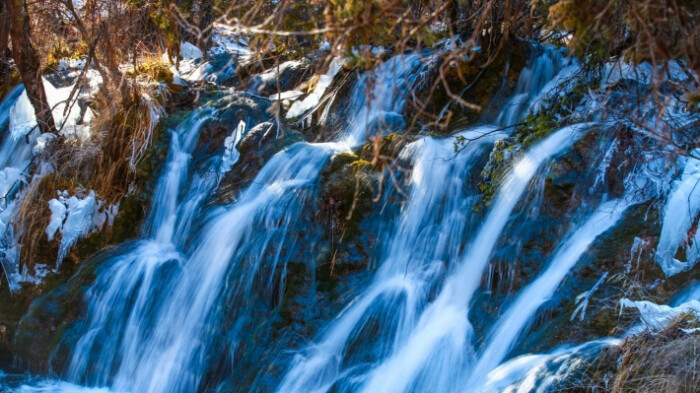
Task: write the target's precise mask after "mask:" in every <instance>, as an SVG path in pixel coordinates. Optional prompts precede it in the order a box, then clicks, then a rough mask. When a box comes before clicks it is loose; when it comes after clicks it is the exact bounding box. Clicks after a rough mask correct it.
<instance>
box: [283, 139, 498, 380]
mask: <svg viewBox="0 0 700 393" xmlns="http://www.w3.org/2000/svg"><path fill="white" fill-rule="evenodd" d="M493 129H494V128H493V127H480V128H477V129H474V130H469V131H466V132H463V133H461V135H462V136H463V137H465V138H477V137H483V138H480V139H477V140H478V143H474V144H471V145H469V146H468V148H467V149H465V150H463V151H461V152H460V153H459V154H455V153H454V146H453V142H452V140H450V139H434V138H430V137H427V138H423V139H420V140H418V141H416V142H414V143H412V144H410V145H408V146H407V147H406V149H405V150H404V151H403V152H402V158H403V159H407V160H410V161H412V162H413V170H412V173H411V177H410V181H409V187H410V190H409V201H410V202H409V203H408V204H407V205H405V206H404V209H403V210H402V212H401V213H402V214H401V216H400V218H399V221H398V222H397V223H396V228H395V229H394V235H393V237H392V239H391V241H390V242H389V245H388V246H387V248H386V250H385V251H384V257H383V258H382V259H383V262H382V264H381V267H380V269H379V271H378V272H377V273H376V278H375V280H374V282H373V283H372V284H371V285H370V287H369V288H368V289H367V290H366V291H364V293H363V294H362V295H361V296H360V297H359V299H358V300H357V301H355V302H354V303H352V304H350V305H349V306H348V307H347V308H346V309H345V310H344V311H343V312H342V313H341V315H340V316H338V318H337V319H336V320H335V321H334V322H333V324H332V325H331V326H330V327H329V328H328V330H327V332H326V333H325V334H324V335H323V337H322V338H321V340H320V342H319V344H316V345H313V346H311V347H310V348H308V350H307V351H306V352H305V353H302V354H299V355H297V357H296V358H295V359H294V360H293V363H292V366H291V368H290V371H289V372H288V373H287V374H286V375H285V378H284V380H283V381H282V384H281V386H280V387H279V389H278V391H279V392H289V393H292V392H299V391H327V390H328V389H329V388H330V387H331V386H332V385H333V384H334V383H336V381H337V380H338V379H339V378H342V377H343V376H344V374H345V373H346V372H347V371H345V372H344V371H343V366H344V365H343V364H342V360H343V358H344V357H345V355H346V351H347V347H348V346H349V345H350V342H351V341H352V339H353V336H354V335H357V334H358V332H360V331H361V330H362V328H363V326H364V324H365V323H366V322H367V321H368V319H369V318H370V317H371V316H375V315H376V316H378V317H380V318H383V319H384V320H383V321H382V327H383V328H382V333H381V335H380V336H379V337H376V341H375V342H374V343H373V345H374V346H375V348H374V351H376V352H379V353H384V354H386V353H389V351H391V350H392V348H393V347H394V346H396V345H398V344H399V342H400V340H401V337H404V336H405V334H406V330H407V328H409V327H410V326H411V325H412V324H413V323H414V319H415V314H416V312H417V311H418V309H419V307H420V306H421V305H422V304H424V302H425V301H426V297H427V295H428V290H429V285H430V283H431V282H432V281H434V280H435V278H436V277H438V276H440V274H441V270H443V265H444V264H446V263H451V260H452V259H453V258H454V256H455V255H457V254H458V252H459V247H460V245H461V241H460V238H461V237H462V235H463V233H464V231H465V230H466V228H467V225H466V224H467V222H468V219H469V217H468V214H469V212H470V211H471V207H472V203H473V202H474V200H475V199H474V198H473V196H471V197H470V196H469V195H463V191H462V190H463V188H464V181H465V178H466V177H467V174H468V171H469V170H470V169H471V168H472V165H473V162H474V160H475V159H476V158H477V157H478V155H479V153H481V152H482V151H483V148H484V147H485V146H488V145H490V144H491V143H492V142H493V140H494V139H495V138H497V137H498V135H496V134H492V133H491V131H493ZM426 244H433V245H435V248H430V247H425V245H426ZM397 319H398V321H397ZM392 325H395V326H394V327H393V328H392ZM377 347H378V348H377ZM346 368H347V366H346Z"/></svg>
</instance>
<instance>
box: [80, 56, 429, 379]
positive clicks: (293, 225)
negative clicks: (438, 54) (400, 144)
mask: <svg viewBox="0 0 700 393" xmlns="http://www.w3.org/2000/svg"><path fill="white" fill-rule="evenodd" d="M422 72H423V71H421V60H420V59H419V57H418V56H417V55H409V56H397V57H394V58H392V59H391V60H389V61H388V62H387V63H385V64H383V65H382V66H380V67H379V68H378V69H377V70H376V71H375V72H371V73H367V74H365V75H363V77H362V78H361V79H360V81H359V82H358V83H357V85H356V87H355V90H354V92H353V97H354V98H355V99H353V100H352V101H351V105H350V108H349V110H348V113H349V118H350V119H351V121H350V122H349V123H348V124H347V125H346V126H345V128H344V131H343V132H342V133H341V135H340V136H339V137H338V138H337V141H336V142H327V143H303V142H302V143H297V144H294V145H292V146H290V147H288V148H286V149H284V150H283V151H281V152H279V153H278V154H276V155H274V156H273V157H272V158H271V159H270V160H269V161H268V162H267V163H266V164H265V166H264V167H263V168H262V169H261V170H260V172H259V173H258V174H257V175H256V177H255V179H254V180H253V181H252V182H251V185H250V186H249V187H248V188H247V189H245V190H244V191H242V192H241V194H240V195H239V197H238V198H237V201H236V202H234V203H233V204H231V205H230V206H226V207H221V208H214V209H213V210H209V211H203V209H202V204H201V202H202V200H203V199H204V197H205V196H206V195H207V194H209V193H210V192H211V191H212V190H213V187H214V186H215V185H216V179H217V178H218V177H217V176H218V173H219V172H220V170H221V168H230V167H232V166H233V162H230V161H231V157H235V158H237V157H238V154H231V151H230V148H231V146H227V151H225V152H224V156H223V162H220V161H222V160H218V161H217V162H216V163H213V164H212V165H211V168H206V170H205V172H204V173H192V172H193V171H192V169H191V168H190V166H191V161H192V151H193V149H194V147H195V145H196V142H197V136H198V134H199V130H200V129H201V128H202V126H203V125H204V123H205V122H206V121H207V120H208V119H209V118H211V117H212V112H213V111H212V110H211V109H200V110H197V111H195V113H193V114H192V116H191V117H190V118H189V119H188V120H187V121H185V122H183V123H182V124H181V125H180V126H179V127H178V129H177V130H174V131H173V132H172V139H171V145H170V152H169V155H168V158H167V163H166V165H165V169H164V171H163V174H162V176H161V178H160V180H159V182H158V185H157V188H156V192H155V194H154V199H153V206H152V208H151V213H150V216H149V218H148V220H147V224H146V227H145V230H144V234H143V238H142V240H139V241H138V242H136V244H135V245H133V246H132V247H131V250H130V251H128V252H126V253H124V254H122V255H119V256H117V257H114V258H112V259H111V260H110V261H107V262H105V263H104V265H103V267H101V268H100V269H101V271H100V272H99V274H98V279H97V281H96V282H95V284H94V285H93V286H92V287H91V288H90V289H89V290H88V292H87V296H86V298H87V299H89V301H88V303H89V306H88V317H87V321H88V322H87V327H86V328H85V332H84V333H83V335H82V337H81V338H80V340H79V341H78V343H77V345H76V347H75V350H74V351H73V355H72V359H71V362H70V367H69V370H68V379H69V380H70V381H73V382H76V383H80V384H86V385H88V386H109V387H110V388H111V389H112V390H114V391H119V392H121V391H125V392H193V391H196V390H197V389H198V387H199V386H200V384H201V382H202V378H203V376H204V375H205V374H206V373H207V370H208V369H209V368H210V367H212V366H213V365H215V364H216V361H217V359H213V357H214V356H212V353H211V352H210V351H209V345H211V344H212V343H214V342H216V337H218V336H220V335H222V334H225V332H223V331H221V329H222V325H224V323H223V322H224V321H223V320H222V319H223V318H224V317H225V318H227V319H239V320H245V319H246V317H247V315H248V313H249V311H250V310H249V309H250V307H251V305H252V303H251V300H252V297H253V293H255V292H262V296H267V297H270V296H273V297H274V296H275V294H274V293H273V291H274V288H273V280H272V279H270V278H269V277H272V276H274V275H275V274H278V272H280V271H281V272H282V273H281V274H282V280H283V279H284V272H285V269H286V263H287V260H288V258H289V257H290V255H293V252H292V251H291V249H292V248H293V247H294V246H295V240H294V239H295V232H296V231H299V224H298V223H297V222H298V219H299V217H300V216H301V215H302V214H301V213H302V210H303V209H305V208H308V203H309V200H310V197H311V196H313V195H315V194H316V193H317V191H316V188H317V181H318V177H319V174H320V171H321V170H322V169H323V168H324V166H325V164H326V162H327V161H328V160H329V158H330V157H331V156H332V155H333V154H335V153H339V152H343V151H347V150H349V149H350V148H351V147H353V146H356V145H357V144H360V143H362V142H363V141H364V140H365V138H366V137H367V135H366V130H367V129H368V127H369V125H370V124H373V123H376V122H382V121H384V119H385V118H386V116H387V114H389V113H399V112H401V110H402V108H403V106H404V105H405V99H404V97H406V96H407V94H408V93H407V89H408V88H409V86H411V85H412V84H414V83H415V82H416V80H417V79H418V78H419V77H420V76H421V73H422ZM369 78H371V79H372V82H373V83H372V85H371V86H372V94H371V97H372V99H371V100H368V99H366V98H365V97H366V95H365V93H366V89H367V87H368V86H370V84H369V81H368V80H367V79H369ZM239 134H240V133H239ZM234 140H240V135H238V136H236V137H235V138H234ZM195 219H197V220H202V219H204V220H206V222H207V224H206V226H204V228H203V229H202V230H201V233H200V234H198V235H193V231H194V230H195V228H194V227H193V226H192V225H191V224H192V222H193V220H195ZM193 237H194V241H192V240H193V239H192V238H193ZM260 282H262V285H256V284H258V283H260ZM258 295H260V294H258ZM224 298H225V299H226V302H225V303H226V304H227V305H226V306H223V305H222V304H221V303H220V302H218V301H217V300H219V299H224ZM230 304H232V305H233V306H232V307H229V306H228V305H230ZM222 307H225V308H224V309H222ZM224 311H225V312H224ZM224 314H226V315H224ZM239 339H240V338H239V337H235V336H234V337H229V338H228V345H230V346H233V347H235V345H236V341H237V340H239Z"/></svg>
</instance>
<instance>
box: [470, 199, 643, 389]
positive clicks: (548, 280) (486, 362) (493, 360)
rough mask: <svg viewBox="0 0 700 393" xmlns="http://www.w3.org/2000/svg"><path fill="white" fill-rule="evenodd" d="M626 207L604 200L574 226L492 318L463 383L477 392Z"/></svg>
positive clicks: (616, 202)
mask: <svg viewBox="0 0 700 393" xmlns="http://www.w3.org/2000/svg"><path fill="white" fill-rule="evenodd" d="M628 206H629V204H628V203H627V202H623V201H620V200H613V201H609V202H605V203H603V204H602V205H601V206H599V207H598V209H597V210H596V211H595V212H594V213H593V214H592V215H591V217H590V218H588V220H586V221H585V222H584V223H583V225H580V226H577V229H576V231H574V232H573V233H572V234H571V236H570V237H569V238H568V240H567V241H566V242H564V244H563V245H562V246H561V248H560V250H559V251H558V252H557V253H555V254H554V257H553V258H552V261H551V263H550V266H549V268H547V269H546V270H545V271H544V273H542V275H541V276H540V277H538V278H537V279H536V280H535V281H533V282H532V283H531V284H530V285H528V286H527V288H525V289H523V290H521V292H520V294H519V295H518V298H517V299H516V300H515V301H514V302H513V303H512V304H511V305H510V306H509V307H508V309H507V311H506V312H505V313H504V314H503V316H502V317H501V318H500V320H498V321H496V323H495V325H494V331H493V333H491V334H490V337H489V339H488V341H487V343H486V345H485V347H484V349H483V350H481V351H480V352H479V354H478V355H477V358H478V360H477V363H476V365H475V366H474V367H473V368H472V371H471V377H470V379H469V382H468V383H467V384H466V386H468V387H469V389H471V391H475V392H478V391H480V386H481V383H482V382H481V381H482V380H483V378H484V376H486V375H488V373H489V372H490V371H492V370H493V369H494V368H496V366H498V365H499V364H500V363H501V362H502V361H503V359H504V358H505V357H506V355H507V354H508V351H510V350H511V349H512V347H513V345H514V344H515V340H516V339H517V338H518V336H519V335H520V333H521V332H522V330H523V329H524V328H525V326H526V324H527V323H528V322H529V321H531V320H532V318H533V316H534V314H535V312H536V311H537V309H538V308H539V307H540V306H541V305H542V303H544V302H545V301H547V300H548V299H549V298H550V297H551V296H552V295H553V294H554V291H555V290H556V289H557V287H558V286H559V284H560V283H561V281H562V280H563V279H564V277H565V276H566V274H567V273H568V272H569V271H570V270H571V268H572V267H573V266H574V264H575V263H576V261H578V259H579V258H580V257H581V255H582V254H583V253H584V252H585V251H586V250H587V249H588V247H589V246H590V245H591V243H593V241H595V239H596V238H597V237H598V236H599V235H600V234H602V233H604V232H605V231H607V230H608V229H610V228H612V227H613V226H614V225H615V224H616V223H617V222H618V221H619V220H620V219H621V218H622V215H623V214H624V212H625V210H626V209H627V207H628Z"/></svg>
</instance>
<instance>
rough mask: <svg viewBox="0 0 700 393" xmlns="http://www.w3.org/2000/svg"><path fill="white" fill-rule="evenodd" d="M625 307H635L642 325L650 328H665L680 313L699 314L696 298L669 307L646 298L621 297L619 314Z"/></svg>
mask: <svg viewBox="0 0 700 393" xmlns="http://www.w3.org/2000/svg"><path fill="white" fill-rule="evenodd" d="M625 307H628V308H636V309H637V310H638V311H639V314H640V318H641V320H642V322H643V323H644V325H645V326H646V327H647V328H648V329H651V330H661V329H664V328H666V327H667V326H668V325H669V323H670V322H671V321H672V320H673V319H674V318H676V317H677V316H678V315H681V314H694V315H695V317H696V318H697V317H698V315H700V302H699V301H697V300H689V301H687V302H685V303H683V304H681V305H679V306H676V307H671V306H667V305H665V304H662V305H659V304H656V303H652V302H650V301H647V300H637V301H635V300H630V299H628V298H623V299H621V300H620V314H622V311H623V310H624V309H625ZM637 332H639V330H638V329H635V328H633V329H632V333H637Z"/></svg>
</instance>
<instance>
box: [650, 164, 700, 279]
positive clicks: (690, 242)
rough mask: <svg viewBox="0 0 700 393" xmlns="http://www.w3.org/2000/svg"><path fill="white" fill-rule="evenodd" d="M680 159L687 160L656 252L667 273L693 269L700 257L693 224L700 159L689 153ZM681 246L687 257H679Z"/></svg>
mask: <svg viewBox="0 0 700 393" xmlns="http://www.w3.org/2000/svg"><path fill="white" fill-rule="evenodd" d="M696 153H698V152H697V151H696ZM681 160H682V161H685V165H684V169H683V174H682V175H681V176H680V178H679V179H678V180H676V181H675V182H673V188H672V190H671V193H670V194H669V196H668V200H667V201H666V206H665V207H664V218H663V224H662V227H661V236H660V238H659V244H658V246H657V248H656V255H655V259H656V262H657V263H658V264H659V266H660V267H661V269H662V270H663V271H664V273H665V274H666V277H670V276H673V275H675V274H678V273H680V272H683V271H687V270H689V269H691V268H692V267H693V266H694V265H695V264H696V263H697V261H698V259H699V257H700V250H698V241H700V236H699V235H698V233H697V228H695V227H694V222H695V221H696V220H695V219H696V218H697V217H698V213H700V160H697V159H695V158H689V157H684V158H681ZM679 248H681V249H683V250H684V251H685V261H682V260H679V259H676V252H677V250H678V249H679Z"/></svg>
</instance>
